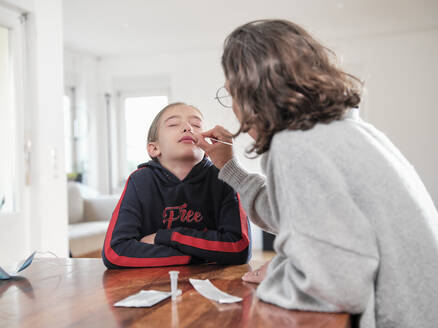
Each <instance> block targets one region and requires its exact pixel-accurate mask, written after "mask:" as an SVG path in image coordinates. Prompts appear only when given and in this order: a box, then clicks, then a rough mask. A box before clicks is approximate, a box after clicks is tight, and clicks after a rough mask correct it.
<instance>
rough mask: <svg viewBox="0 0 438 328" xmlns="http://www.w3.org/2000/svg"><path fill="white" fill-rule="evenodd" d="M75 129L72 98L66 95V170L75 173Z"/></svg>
mask: <svg viewBox="0 0 438 328" xmlns="http://www.w3.org/2000/svg"><path fill="white" fill-rule="evenodd" d="M73 142H74V140H73V129H72V119H71V100H70V97H69V96H67V95H64V147H65V172H67V174H68V173H73Z"/></svg>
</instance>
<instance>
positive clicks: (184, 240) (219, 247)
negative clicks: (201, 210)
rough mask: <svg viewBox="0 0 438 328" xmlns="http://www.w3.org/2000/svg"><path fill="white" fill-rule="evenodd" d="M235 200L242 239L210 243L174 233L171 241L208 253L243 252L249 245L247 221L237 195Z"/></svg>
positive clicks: (209, 241)
mask: <svg viewBox="0 0 438 328" xmlns="http://www.w3.org/2000/svg"><path fill="white" fill-rule="evenodd" d="M237 200H238V203H239V217H240V229H241V233H242V239H240V240H238V241H232V242H230V241H212V240H206V239H202V238H197V237H192V236H187V235H183V234H181V233H179V232H176V231H175V232H173V233H172V236H171V240H172V241H176V242H178V243H180V244H184V245H188V246H192V247H196V248H200V249H205V250H208V251H217V252H231V253H239V252H241V251H243V250H244V249H245V248H247V247H248V245H249V237H248V221H247V217H246V213H245V210H244V209H243V207H242V205H241V203H240V196H239V194H237Z"/></svg>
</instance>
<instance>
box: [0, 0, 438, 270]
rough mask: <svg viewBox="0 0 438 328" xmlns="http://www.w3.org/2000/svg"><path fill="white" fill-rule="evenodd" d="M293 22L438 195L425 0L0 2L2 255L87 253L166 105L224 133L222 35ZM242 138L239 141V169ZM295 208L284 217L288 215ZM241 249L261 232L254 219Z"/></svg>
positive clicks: (431, 30)
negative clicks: (197, 113)
mask: <svg viewBox="0 0 438 328" xmlns="http://www.w3.org/2000/svg"><path fill="white" fill-rule="evenodd" d="M262 18H282V19H288V20H292V21H294V22H296V23H298V24H301V25H302V26H303V27H305V28H307V29H308V30H310V31H311V32H312V33H313V35H314V36H316V38H317V39H318V40H320V41H322V43H323V44H324V45H326V46H327V47H328V48H330V49H332V50H334V51H335V52H336V53H337V55H338V56H337V60H338V62H339V64H340V65H342V66H343V67H344V68H345V70H346V71H347V72H349V73H352V74H354V75H356V76H357V77H359V78H360V79H361V80H363V81H364V83H365V92H364V97H363V101H362V103H361V107H360V115H361V116H362V118H364V119H365V120H367V121H369V122H370V123H372V124H374V125H375V126H376V127H377V128H379V129H380V130H382V131H383V132H384V133H385V134H387V135H388V136H389V137H390V139H391V140H392V141H393V142H394V143H395V145H396V146H397V147H399V149H400V150H401V152H402V153H403V154H404V155H405V156H406V157H407V158H408V160H409V161H410V162H411V163H412V164H413V165H414V167H415V169H416V170H417V172H418V173H419V175H420V176H421V178H422V179H423V181H424V183H425V185H426V188H427V189H428V191H429V192H430V194H431V196H432V198H433V200H434V202H435V204H438V174H437V168H438V129H437V128H436V127H435V124H438V105H437V103H436V101H435V96H436V93H437V89H438V82H437V77H438V63H437V58H438V1H436V0H418V1H407V0H368V1H360V0H308V1H297V0H271V1H261V0H237V1H230V0H226V1H202V0H187V1H175V0H162V1H147V0H124V1H121V0H63V1H62V0H0V113H1V117H0V150H1V155H0V156H1V161H0V263H3V262H8V261H14V260H18V259H22V258H24V257H25V256H26V255H28V254H30V252H31V251H33V250H39V251H51V252H53V253H55V254H56V255H57V256H60V257H67V256H78V257H91V256H93V257H98V256H100V247H101V245H102V242H103V237H104V234H105V231H106V228H107V226H108V222H109V220H110V218H111V213H112V211H113V209H114V207H115V205H116V202H117V200H118V198H119V197H120V194H121V192H122V190H123V187H124V184H125V182H126V179H127V177H128V176H129V174H130V172H132V171H133V170H135V168H136V167H137V165H138V164H140V163H142V162H145V161H147V160H149V157H148V155H147V153H146V133H147V130H148V127H149V125H150V123H151V121H152V119H153V117H154V116H155V115H156V113H157V112H158V111H159V110H160V109H161V108H162V107H164V106H165V105H166V104H168V103H171V102H175V101H183V102H186V103H188V104H192V105H194V106H196V107H198V108H199V109H200V110H201V111H202V112H203V113H204V116H205V118H206V122H207V128H210V127H213V126H215V125H223V126H225V127H226V128H228V129H230V130H231V131H236V130H237V127H238V124H237V121H236V120H235V119H234V115H233V114H232V113H231V112H230V110H231V109H229V110H227V109H225V108H223V107H221V106H220V105H219V104H218V103H217V101H216V100H215V98H214V97H215V95H216V90H217V89H218V88H219V87H221V86H222V85H223V84H224V82H225V81H224V75H223V72H222V68H221V64H220V58H221V52H222V45H223V41H224V39H225V37H226V36H227V35H228V34H229V33H230V32H231V31H232V30H233V29H234V28H235V27H237V26H239V25H242V24H244V23H246V22H248V21H251V20H255V19H262ZM249 143H250V139H249V137H247V136H240V137H239V138H237V140H236V142H235V144H236V147H235V153H236V156H237V157H238V159H239V160H240V161H241V162H243V164H244V165H243V166H245V167H246V168H249V169H251V170H252V171H253V172H259V173H261V169H260V166H259V160H257V161H253V160H249V159H247V158H246V157H245V149H246V148H247V146H248V145H249ZM291 219H293V218H291ZM252 237H253V249H254V250H256V251H257V250H261V249H263V248H264V249H266V250H269V249H271V247H272V245H270V243H271V241H272V238H270V237H269V236H267V235H265V236H263V235H262V232H261V230H260V229H258V228H257V227H255V226H254V225H253V227H252Z"/></svg>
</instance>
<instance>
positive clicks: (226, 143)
mask: <svg viewBox="0 0 438 328" xmlns="http://www.w3.org/2000/svg"><path fill="white" fill-rule="evenodd" d="M207 138H208V139H210V140H214V141H217V142H220V143H223V144H225V145H230V146H232V145H233V144H232V143H231V142H226V141H222V140H219V139H215V138H212V137H207Z"/></svg>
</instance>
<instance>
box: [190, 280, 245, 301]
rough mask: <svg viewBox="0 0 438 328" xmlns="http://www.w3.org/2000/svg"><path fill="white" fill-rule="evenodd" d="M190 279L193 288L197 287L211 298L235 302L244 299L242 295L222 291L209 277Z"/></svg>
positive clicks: (203, 294)
mask: <svg viewBox="0 0 438 328" xmlns="http://www.w3.org/2000/svg"><path fill="white" fill-rule="evenodd" d="M189 281H190V283H191V284H192V286H193V288H195V289H196V291H197V292H198V293H199V294H201V295H202V296H204V297H205V298H208V299H210V300H213V301H216V302H219V303H235V302H241V301H242V299H241V298H240V297H237V296H233V295H230V294H227V293H225V292H223V291H221V290H220V289H218V288H217V287H216V286H215V285H213V284H212V283H211V282H210V280H208V279H206V280H200V279H189Z"/></svg>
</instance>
